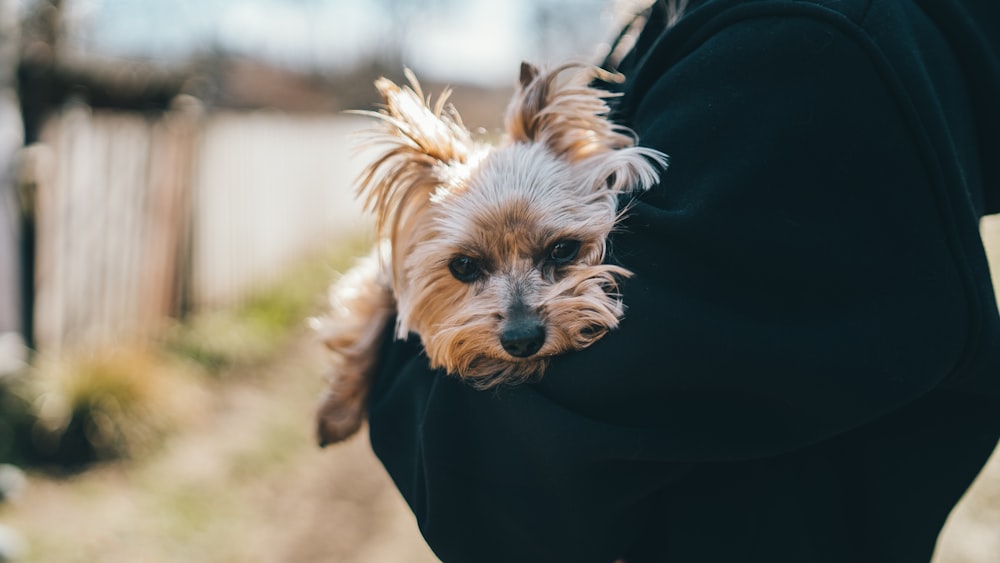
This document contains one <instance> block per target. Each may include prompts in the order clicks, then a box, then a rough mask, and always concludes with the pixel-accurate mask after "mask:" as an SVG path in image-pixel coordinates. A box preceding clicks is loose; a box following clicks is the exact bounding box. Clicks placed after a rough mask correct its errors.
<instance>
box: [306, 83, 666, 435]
mask: <svg viewBox="0 0 1000 563" xmlns="http://www.w3.org/2000/svg"><path fill="white" fill-rule="evenodd" d="M601 72H602V71H598V70H596V69H593V68H590V67H586V66H583V65H565V66H562V67H559V68H556V69H554V70H552V71H549V72H541V71H539V70H538V69H536V68H535V67H533V66H531V65H528V64H525V65H523V66H522V70H521V80H520V85H519V88H518V90H517V92H516V93H515V95H514V98H513V99H512V101H511V104H510V106H509V108H508V110H507V116H506V124H507V131H506V139H505V140H504V141H503V143H501V144H500V145H498V146H495V147H489V146H486V145H484V144H481V143H478V142H476V141H475V140H473V138H472V135H471V134H470V133H469V132H468V130H467V129H466V128H465V127H464V125H463V124H462V122H461V119H460V118H459V117H458V114H457V112H455V111H454V109H453V108H451V107H450V106H449V105H447V92H446V93H445V94H444V95H442V97H441V98H440V99H439V100H438V101H437V103H435V104H433V105H432V104H431V100H430V99H429V98H428V99H425V98H424V95H423V93H422V92H421V90H420V87H419V84H418V83H417V81H416V79H415V78H414V77H413V76H412V75H408V78H409V80H410V86H403V87H400V86H397V85H396V84H393V83H392V82H390V81H388V80H385V79H380V80H379V81H378V82H377V83H376V86H377V88H378V90H379V92H380V93H381V94H382V96H383V98H384V100H385V107H384V109H382V110H381V111H380V112H377V113H375V112H363V113H366V114H368V115H373V116H375V117H378V118H379V120H380V123H381V128H380V129H379V130H378V132H377V133H376V135H375V137H374V138H373V142H376V143H378V144H379V145H380V146H382V147H383V148H384V150H383V152H382V154H381V156H380V157H379V158H377V159H376V160H375V161H374V162H372V163H371V164H370V165H369V166H368V168H367V169H366V170H365V171H364V173H363V174H362V175H361V177H360V179H359V188H358V191H359V195H360V196H361V197H362V198H363V199H364V201H365V203H366V206H367V208H368V209H369V210H370V211H371V212H372V213H374V215H375V218H376V226H377V230H378V234H379V237H380V239H381V240H382V241H383V249H382V250H381V251H380V252H379V253H377V255H376V256H373V257H371V258H369V260H368V261H367V262H366V263H365V265H363V266H359V268H358V269H357V270H355V271H352V272H350V273H348V274H347V275H346V276H345V277H344V278H343V279H342V280H341V281H340V282H339V283H338V284H337V285H336V286H335V291H334V295H335V296H336V297H335V300H334V307H333V312H332V313H331V315H330V318H328V319H326V321H325V322H323V323H322V326H323V328H322V329H321V336H322V337H323V341H324V342H325V344H326V345H327V347H328V348H329V349H330V350H331V351H332V353H333V356H334V364H335V367H334V375H333V377H332V380H331V386H330V391H329V392H328V394H327V397H326V400H325V401H324V403H323V406H322V407H321V409H320V413H319V419H318V432H319V437H320V441H321V443H323V444H326V443H331V442H335V441H339V440H342V439H344V438H346V437H347V436H349V435H350V434H351V433H353V432H354V431H355V430H356V429H357V428H358V427H359V425H360V423H361V420H362V418H363V414H364V408H365V401H366V398H367V392H368V387H369V386H370V383H371V382H370V378H371V372H372V370H373V368H374V365H375V360H376V354H377V353H378V351H379V349H380V348H381V344H382V343H381V342H380V337H381V335H383V334H385V332H386V330H385V329H386V323H387V322H388V319H389V318H390V317H391V316H392V314H393V313H395V315H396V327H395V335H396V337H397V338H406V337H407V336H408V335H410V334H411V333H415V334H416V335H418V336H419V338H420V339H421V342H422V343H423V345H424V348H425V350H426V352H427V356H428V358H429V359H430V363H431V366H432V367H434V368H442V369H444V370H445V371H446V372H447V373H449V374H452V375H456V376H459V377H462V378H465V379H466V380H467V381H469V382H470V383H472V384H473V385H475V386H477V387H481V388H485V387H490V386H494V385H497V384H503V383H519V382H522V381H525V380H527V379H530V378H533V377H538V376H540V375H541V374H542V372H543V371H544V370H545V367H546V366H547V364H548V362H549V360H550V359H551V358H552V357H553V356H556V355H558V354H562V353H565V352H569V351H573V350H580V349H582V348H585V347H587V346H590V345H591V344H593V343H594V342H595V341H597V340H598V339H600V338H601V337H602V336H603V335H604V334H606V333H607V332H608V331H609V330H613V329H614V328H616V327H617V326H618V323H619V322H620V320H621V318H622V316H623V314H624V310H625V307H624V305H623V303H622V300H621V297H620V296H619V295H618V293H617V290H618V280H619V279H621V278H624V277H627V276H629V275H631V274H630V272H628V271H627V270H625V269H624V268H621V267H619V266H614V265H610V264H605V263H604V260H605V257H606V253H607V237H608V235H609V234H610V233H611V231H612V230H613V229H614V227H615V225H616V223H617V221H618V220H619V219H620V216H621V213H622V212H621V210H619V209H618V197H619V195H621V194H623V193H630V192H635V191H641V190H645V189H648V188H649V187H651V186H652V185H654V184H655V183H656V182H657V181H658V176H659V171H660V170H661V169H662V168H664V167H665V166H666V157H665V156H664V155H663V154H661V153H659V152H657V151H654V150H651V149H647V148H641V147H636V146H635V139H634V136H633V135H632V133H631V132H630V131H628V130H625V129H623V128H621V127H618V126H616V125H614V124H613V123H611V122H610V121H608V120H607V118H606V116H607V113H608V107H607V104H606V102H605V99H606V98H607V97H608V96H609V94H608V93H607V92H605V91H602V90H598V89H595V88H592V87H590V86H588V83H589V82H590V81H591V80H592V79H593V78H595V76H598V75H599V73H601ZM600 76H601V77H603V78H607V75H606V73H604V74H601V75H600ZM566 241H571V242H573V243H574V244H575V243H579V252H578V253H577V254H576V256H575V258H574V259H573V260H571V261H569V262H568V263H557V261H555V260H554V259H553V258H552V252H553V248H555V247H556V245H557V243H560V242H566ZM459 256H461V257H467V258H468V259H469V260H472V261H474V262H475V263H476V264H479V265H481V272H482V274H481V276H479V277H477V278H476V279H475V281H471V282H469V281H460V280H459V279H457V277H456V275H453V274H452V272H451V270H450V269H449V264H450V263H452V261H453V260H454V259H455V258H456V257H459ZM344 295H347V296H348V297H346V298H345V297H343V296H344ZM519 315H521V316H523V315H528V316H530V317H531V319H533V321H532V322H537V323H540V324H541V325H542V326H543V329H544V338H543V339H536V340H537V342H538V343H539V346H540V348H538V349H537V351H535V352H532V353H530V355H527V356H523V357H521V356H518V357H515V355H512V354H513V353H515V352H511V353H508V351H507V350H508V349H509V348H506V347H505V345H504V344H502V342H501V340H502V338H501V335H502V334H504V333H505V330H506V328H508V327H509V326H510V325H511V324H513V323H514V322H515V320H514V319H515V317H517V318H520V316H519ZM510 350H513V349H510ZM517 353H519V352H517Z"/></svg>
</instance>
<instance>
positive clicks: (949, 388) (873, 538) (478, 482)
mask: <svg viewBox="0 0 1000 563" xmlns="http://www.w3.org/2000/svg"><path fill="white" fill-rule="evenodd" d="M997 4H998V3H996V2H995V0H968V1H964V2H961V1H958V0H951V1H948V0H922V1H912V0H871V1H865V0H843V1H836V0H825V1H819V0H816V1H778V0H761V1H733V0H707V1H704V2H692V3H691V7H690V8H689V9H688V11H687V14H686V16H685V17H684V18H683V19H682V20H681V21H680V22H679V23H678V24H677V25H676V26H674V27H672V28H670V29H669V30H667V29H666V27H665V26H664V24H663V21H662V14H659V12H658V10H654V14H653V15H652V16H651V19H650V22H649V23H648V24H647V26H646V29H645V31H644V33H643V34H642V36H641V37H640V39H639V42H638V43H637V46H636V48H635V49H634V51H633V53H632V54H631V55H629V56H628V57H627V58H626V60H624V61H623V62H622V65H621V70H622V71H623V73H625V74H626V76H627V77H628V80H627V82H626V83H625V84H624V86H623V97H622V98H621V99H620V102H619V105H618V108H617V114H616V115H617V118H618V119H619V120H620V121H621V122H622V123H624V124H625V125H628V126H630V127H632V128H633V129H634V130H635V131H636V132H637V133H638V135H639V138H640V141H641V143H642V144H644V145H648V146H652V147H655V148H657V149H659V150H662V151H663V152H665V153H667V154H669V155H670V157H671V166H670V169H669V170H668V171H667V173H666V174H665V175H664V177H663V181H662V183H661V185H660V186H658V187H657V188H656V189H654V190H653V191H652V192H650V193H649V194H646V195H644V196H643V198H642V199H641V201H639V202H638V203H637V204H636V205H635V206H634V207H633V208H632V211H631V213H630V215H629V217H628V219H627V220H626V221H625V223H624V226H623V229H622V232H621V233H619V234H617V235H616V236H615V238H614V240H613V257H612V259H614V260H616V261H618V262H620V263H621V264H623V265H624V266H626V267H627V268H629V269H631V270H632V271H633V272H635V276H634V277H633V278H632V279H630V280H628V281H627V282H626V283H625V285H624V288H623V294H624V296H625V303H626V305H627V306H628V310H627V312H626V316H625V320H624V322H623V323H622V326H621V327H620V329H618V330H616V331H614V332H612V333H611V334H609V335H608V336H606V337H605V338H604V339H603V340H601V341H600V342H598V343H597V344H596V345H594V346H592V347H591V348H588V349H586V350H584V351H582V352H578V353H574V354H569V355H567V356H564V357H560V358H558V359H556V360H555V361H553V362H552V365H551V367H550V369H549V370H548V372H547V373H546V376H545V378H544V379H543V380H542V381H541V382H540V383H538V384H530V385H522V386H518V387H514V388H505V389H501V390H500V391H486V392H483V391H476V390H473V389H472V388H470V387H468V386H467V385H465V384H463V383H462V382H460V381H459V380H457V379H455V378H450V377H446V376H444V375H442V374H441V373H435V372H432V371H430V370H429V369H428V368H427V365H426V359H425V358H424V357H423V356H422V355H420V347H419V344H418V341H417V340H416V339H412V338H411V339H410V341H409V342H397V343H394V344H392V345H390V346H387V348H386V350H385V357H384V362H383V364H382V366H381V369H380V373H379V375H378V380H377V381H376V388H375V390H374V394H373V398H372V402H371V406H370V418H371V436H372V442H373V445H374V448H375V451H376V453H377V454H378V455H379V457H380V458H381V460H382V461H383V463H384V464H385V466H386V468H387V469H388V470H389V473H390V474H391V475H392V477H393V479H394V480H395V483H396V485H397V486H398V487H399V489H400V491H401V492H402V494H403V496H404V497H405V498H406V500H407V501H408V502H409V504H410V506H411V508H412V509H413V511H414V513H415V514H416V517H417V521H418V523H419V524H420V527H421V530H422V531H423V533H424V536H425V537H426V539H427V540H428V542H429V544H430V546H431V547H432V548H433V549H434V550H435V552H436V553H437V554H438V555H439V556H440V557H441V558H442V559H443V560H444V561H446V562H449V563H451V562H471V563H488V562H494V561H495V562H503V563H506V562H515V561H516V562H519V563H524V562H536V561H537V562H562V561H565V562H570V563H586V562H591V561H593V562H595V563H610V562H611V561H613V560H614V559H615V558H617V557H620V556H623V555H625V556H626V559H627V560H628V561H629V563H640V562H644V561H669V562H677V563H689V562H720V563H740V562H747V561H754V562H756V561H760V562H768V563H780V562H789V563H809V562H813V561H824V562H838V563H840V562H866V561H870V562H879V563H886V562H894V561H899V562H922V561H928V560H929V559H930V557H931V553H932V551H933V548H934V542H935V540H936V537H937V534H938V531H939V529H940V527H941V525H942V524H943V522H944V519H945V517H946V516H947V514H948V513H949V511H950V510H951V508H952V507H953V505H954V504H955V502H956V501H957V500H958V498H959V497H960V495H961V494H962V493H963V492H964V490H965V489H966V488H967V486H968V484H969V483H970V482H971V480H972V479H973V478H974V477H975V475H976V474H977V472H978V471H979V469H980V468H981V466H982V464H983V463H984V461H985V459H986V458H987V456H988V455H989V454H990V452H991V451H992V449H993V447H994V446H995V444H996V442H997V439H998V436H1000V406H998V403H1000V402H998V397H1000V318H998V314H997V307H996V303H995V298H994V293H993V288H992V285H991V281H990V275H989V270H988V267H987V263H986V258H985V256H984V252H983V249H982V244H981V241H980V238H979V231H978V224H979V219H980V217H981V216H982V215H983V214H984V213H987V212H998V211H1000V140H998V139H1000V64H998V56H1000V54H998V50H997V46H996V44H995V43H993V44H991V43H990V41H997V37H998V36H1000V9H998V8H997V7H996V6H997Z"/></svg>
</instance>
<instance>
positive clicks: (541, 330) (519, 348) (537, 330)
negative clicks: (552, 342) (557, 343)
mask: <svg viewBox="0 0 1000 563" xmlns="http://www.w3.org/2000/svg"><path fill="white" fill-rule="evenodd" d="M542 344H545V325H543V324H542V323H541V321H539V320H538V319H535V318H530V317H529V318H520V319H512V320H511V321H509V322H508V323H507V326H505V327H504V329H503V332H501V333H500V345H501V346H503V349H504V350H506V351H507V353H508V354H510V355H511V356H514V357H515V358H527V357H529V356H532V355H534V354H535V352H538V351H539V350H540V349H541V348H542Z"/></svg>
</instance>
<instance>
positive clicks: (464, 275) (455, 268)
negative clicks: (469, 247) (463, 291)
mask: <svg viewBox="0 0 1000 563" xmlns="http://www.w3.org/2000/svg"><path fill="white" fill-rule="evenodd" d="M448 269H449V270H451V275H453V276H455V279H456V280H458V281H460V282H464V283H471V282H474V281H476V280H477V279H479V276H480V275H481V274H482V272H483V270H482V268H481V267H480V266H479V262H477V261H476V260H475V259H473V258H469V257H468V256H456V257H454V258H452V259H451V262H448Z"/></svg>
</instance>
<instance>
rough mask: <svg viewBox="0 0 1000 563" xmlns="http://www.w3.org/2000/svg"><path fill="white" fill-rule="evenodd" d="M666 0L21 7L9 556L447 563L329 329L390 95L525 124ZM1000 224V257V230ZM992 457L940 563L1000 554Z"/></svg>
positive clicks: (11, 269)
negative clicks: (327, 426) (409, 90)
mask: <svg viewBox="0 0 1000 563" xmlns="http://www.w3.org/2000/svg"><path fill="white" fill-rule="evenodd" d="M643 3H644V2H642V1H641V0H509V1H507V2H493V1H488V0H465V1H459V0H407V1H404V0H372V1H369V2H348V1H346V0H244V1H239V2H234V1H227V0H171V1H166V2H164V1H153V0H0V562H2V561H7V560H11V561H44V562H50V561H51V562H72V561H79V562H94V561H101V562H117V561H123V562H124V561H129V562H133V561H143V562H161V561H162V562H172V561H186V562H187V561H194V562H201V561H204V562H226V561H232V562H255V561H262V562H263V561H268V562H272V561H295V562H300V561H301V562H308V561H355V562H373V563H375V562H398V561H435V559H434V557H433V555H432V554H431V553H430V552H429V550H428V549H427V548H426V546H425V545H424V544H423V542H422V540H421V539H420V536H419V533H418V532H417V530H416V525H415V522H414V519H413V517H412V515H411V514H410V513H409V511H408V510H407V508H406V506H405V504H404V503H403V501H402V499H401V498H400V497H399V496H398V494H397V493H396V491H395V489H394V488H393V487H392V485H391V482H390V481H389V478H388V476H387V475H386V474H385V473H384V471H383V470H382V468H381V466H380V465H379V464H378V462H377V461H376V460H375V459H374V457H373V456H372V454H371V452H370V449H369V445H368V443H367V439H366V437H365V436H363V435H362V436H358V437H356V438H354V439H353V440H351V441H350V442H348V443H346V444H342V445H339V446H336V447H333V448H328V449H327V450H319V449H317V448H316V447H315V446H314V445H313V440H312V426H311V421H312V409H313V406H314V403H315V401H316V398H317V396H318V393H319V391H320V390H321V389H322V386H323V383H322V376H323V358H322V354H321V351H320V350H319V347H318V346H316V345H315V344H314V343H313V342H312V340H311V339H310V336H309V333H308V330H307V329H306V327H305V321H304V320H305V319H307V318H308V317H309V316H310V315H313V314H316V313H318V312H319V311H321V309H322V306H323V294H324V288H325V287H326V285H327V284H328V283H329V282H330V280H331V279H333V278H334V276H335V275H336V273H337V272H338V271H342V270H344V269H345V268H347V267H349V266H350V264H351V261H352V260H353V259H354V258H355V257H357V256H359V255H362V254H363V253H364V252H365V251H366V248H367V246H368V245H369V244H370V243H371V240H370V238H369V236H368V226H369V225H368V222H367V220H366V219H365V217H364V216H363V214H362V213H361V211H360V209H359V207H358V206H357V204H356V203H355V202H354V201H353V198H352V195H351V194H352V191H351V190H352V186H351V182H352V180H353V178H354V177H355V175H356V174H357V173H358V172H359V171H360V169H361V168H362V167H363V165H364V163H365V158H364V154H361V153H358V152H357V151H356V150H355V149H354V148H352V147H353V145H354V143H355V136H354V135H353V133H354V132H355V131H357V130H358V129H360V128H362V127H363V126H364V125H365V120H364V119H363V118H358V117H353V116H348V115H344V114H343V113H341V111H342V110H345V109H357V108H370V107H372V105H373V104H374V103H375V102H376V99H375V95H374V94H375V91H374V88H373V86H372V81H373V80H374V79H375V78H377V77H378V76H381V75H385V76H388V77H390V78H393V79H396V80H399V79H401V77H402V69H403V68H404V67H410V68H412V69H413V70H414V71H415V72H416V74H417V75H418V76H419V77H420V78H421V81H422V82H423V84H424V90H425V91H426V92H431V93H434V94H437V93H439V92H441V90H442V89H443V88H444V87H445V85H451V86H452V87H454V89H455V93H454V95H453V100H454V102H455V105H456V106H457V107H458V108H459V110H460V111H461V113H462V115H463V118H464V120H465V122H466V124H468V125H470V126H471V127H479V128H482V130H483V131H484V132H485V134H487V135H488V134H490V133H491V132H493V131H496V130H497V129H498V128H499V126H500V121H501V115H502V111H503V108H504V107H505V105H506V101H507V99H508V97H509V95H510V93H511V91H512V86H513V83H514V80H515V79H516V76H517V71H518V65H519V63H520V61H521V60H531V61H535V62H540V63H546V62H551V63H556V62H562V61H565V60H567V59H576V60H597V59H598V58H599V57H601V56H602V55H604V54H605V53H606V51H607V50H608V49H609V46H608V42H609V40H610V39H612V38H613V37H614V35H615V33H616V31H617V29H618V28H619V27H620V26H621V25H622V24H623V23H624V22H625V21H626V20H627V19H628V17H629V15H630V14H632V13H635V12H636V11H638V10H639V9H641V7H642V4H643ZM983 228H984V234H985V236H986V238H987V240H988V242H989V244H990V247H989V251H990V253H991V259H992V261H993V263H994V264H998V263H1000V223H998V222H997V221H987V222H986V223H985V224H984V227H983ZM998 530H1000V467H998V463H997V462H996V461H994V462H993V463H992V464H991V465H990V467H989V469H988V470H987V472H986V473H985V474H984V475H983V476H982V477H981V478H980V480H979V482H977V484H976V486H975V487H974V488H973V490H972V491H971V492H970V494H969V495H968V497H967V498H966V499H965V500H964V501H963V503H962V505H961V506H960V508H959V510H958V511H956V513H955V514H954V515H953V517H952V519H951V521H950V522H949V525H948V528H947V531H946V533H945V534H944V536H943V538H942V540H941V549H940V552H941V553H940V554H939V556H938V562H939V563H941V562H957V563H997V562H1000V531H998Z"/></svg>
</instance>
